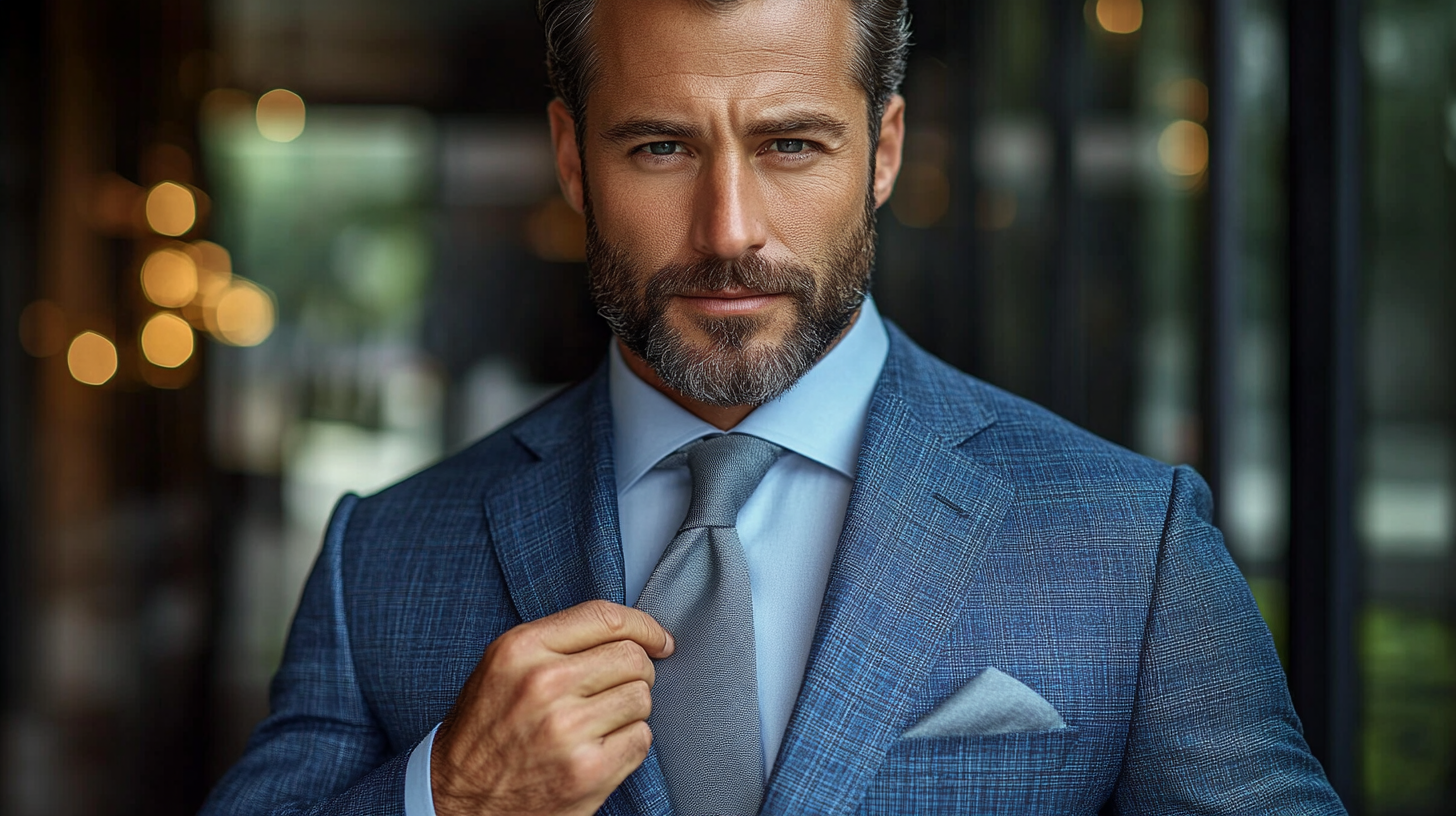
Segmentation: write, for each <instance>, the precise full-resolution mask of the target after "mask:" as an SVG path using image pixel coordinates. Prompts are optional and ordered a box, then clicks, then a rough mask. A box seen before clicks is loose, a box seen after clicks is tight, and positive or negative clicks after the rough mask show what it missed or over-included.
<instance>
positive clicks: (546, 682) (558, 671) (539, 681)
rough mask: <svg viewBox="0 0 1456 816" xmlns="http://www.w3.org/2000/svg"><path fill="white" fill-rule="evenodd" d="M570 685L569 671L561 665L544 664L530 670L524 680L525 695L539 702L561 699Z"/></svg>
mask: <svg viewBox="0 0 1456 816" xmlns="http://www.w3.org/2000/svg"><path fill="white" fill-rule="evenodd" d="M567 683H568V678H567V671H566V668H565V667H564V666H562V665H561V664H559V663H544V664H542V665H539V666H534V667H532V668H531V669H529V670H528V671H527V672H526V674H525V676H524V677H523V678H522V686H523V690H524V691H525V693H526V694H527V695H528V696H530V697H532V698H535V699H538V700H552V699H555V698H557V697H560V696H561V695H562V694H563V693H564V692H565V690H566V686H567Z"/></svg>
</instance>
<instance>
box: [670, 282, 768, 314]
mask: <svg viewBox="0 0 1456 816" xmlns="http://www.w3.org/2000/svg"><path fill="white" fill-rule="evenodd" d="M678 297H680V298H682V299H683V300H684V301H686V302H687V305H689V306H690V307H692V308H694V309H698V310H699V311H703V312H707V313H709V314H715V315H741V314H748V313H751V312H755V311H757V310H759V309H761V308H763V307H765V306H767V305H769V304H771V303H773V302H775V301H777V300H778V299H779V298H782V297H785V295H784V294H782V293H780V292H759V291H757V290H754V289H748V288H745V287H742V286H730V287H728V288H726V289H717V290H691V291H688V292H683V293H681V294H679V295H678Z"/></svg>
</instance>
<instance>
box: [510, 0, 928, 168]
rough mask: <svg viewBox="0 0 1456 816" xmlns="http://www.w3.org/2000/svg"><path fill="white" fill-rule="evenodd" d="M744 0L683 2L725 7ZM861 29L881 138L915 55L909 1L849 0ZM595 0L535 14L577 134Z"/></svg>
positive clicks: (587, 82) (554, 2)
mask: <svg viewBox="0 0 1456 816" xmlns="http://www.w3.org/2000/svg"><path fill="white" fill-rule="evenodd" d="M740 1H741V0H684V2H698V3H701V4H704V5H707V6H709V7H726V6H730V5H733V4H735V3H738V2H740ZM844 2H848V3H850V5H851V6H853V8H854V18H855V22H856V23H857V24H858V26H859V35H860V36H859V48H858V49H857V50H856V52H855V58H854V66H853V69H854V76H855V80H856V81H857V82H858V83H859V85H860V87H862V88H863V89H864V92H865V94H866V95H867V96H868V97H869V102H870V105H869V111H870V136H871V138H872V141H874V140H878V139H879V133H880V117H881V116H882V115H884V112H885V104H886V103H887V102H889V100H890V97H891V96H892V95H893V94H895V93H896V92H897V91H899V90H900V82H901V81H903V80H904V78H905V58H906V56H907V55H908V54H909V52H910V12H909V9H908V8H907V7H906V0H844ZM595 5H596V3H595V0H538V2H537V4H536V12H537V14H539V15H540V17H541V25H542V27H543V28H544V29H545V32H546V73H547V74H548V75H549V76H550V78H551V86H552V88H553V89H554V90H555V91H556V95H557V96H559V97H561V101H563V102H565V103H566V107H567V109H568V110H570V111H571V115H572V117H574V118H575V119H576V128H577V135H578V137H580V136H581V135H582V127H583V123H584V122H585V121H586V116H585V114H586V97H587V94H588V92H590V90H591V84H592V80H593V78H594V74H595V72H596V68H597V66H596V53H595V51H593V49H592V47H591V43H590V42H589V40H590V38H591V20H592V8H593V7H594V6H595Z"/></svg>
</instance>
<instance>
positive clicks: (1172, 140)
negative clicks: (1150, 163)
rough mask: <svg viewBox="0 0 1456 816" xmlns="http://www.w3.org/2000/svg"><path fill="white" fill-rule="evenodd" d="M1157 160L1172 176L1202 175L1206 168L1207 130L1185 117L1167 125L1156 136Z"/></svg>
mask: <svg viewBox="0 0 1456 816" xmlns="http://www.w3.org/2000/svg"><path fill="white" fill-rule="evenodd" d="M1158 160H1159V161H1160V162H1162V164H1163V169H1164V170H1166V171H1168V172H1169V173H1171V174H1172V175H1174V176H1180V177H1183V178H1188V177H1196V176H1199V175H1202V173H1203V171H1205V170H1207V169H1208V131H1206V130H1204V129H1203V125H1200V124H1198V123H1197V122H1190V121H1188V120H1187V119H1180V120H1178V121H1176V122H1174V123H1172V124H1171V125H1168V126H1167V127H1166V128H1164V129H1163V134H1162V135H1161V136H1159V137H1158Z"/></svg>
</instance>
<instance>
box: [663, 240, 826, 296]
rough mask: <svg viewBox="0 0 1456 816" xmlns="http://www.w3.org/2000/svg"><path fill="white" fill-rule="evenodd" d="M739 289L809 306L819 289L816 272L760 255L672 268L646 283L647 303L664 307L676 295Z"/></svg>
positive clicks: (755, 253)
mask: <svg viewBox="0 0 1456 816" xmlns="http://www.w3.org/2000/svg"><path fill="white" fill-rule="evenodd" d="M733 286H738V287H742V288H744V289H752V290H753V291H755V292H763V293H765V294H782V295H789V296H791V297H793V298H795V299H797V300H799V301H802V302H805V303H807V302H810V301H812V300H813V298H814V293H815V291H816V290H817V289H818V284H817V282H816V281H815V277H814V272H813V270H811V269H809V268H808V267H806V266H801V265H799V264H785V263H778V262H776V261H771V260H769V259H767V258H765V257H763V256H762V255H761V254H759V253H757V252H752V253H749V254H747V255H744V256H742V257H739V258H731V259H730V258H705V259H703V260H700V261H694V262H693V263H689V264H669V265H667V266H664V267H662V268H661V269H659V270H658V271H657V272H656V273H655V274H653V276H652V278H651V279H650V280H648V282H647V291H646V295H647V298H646V299H647V302H648V303H662V302H663V301H666V300H667V299H668V298H670V297H673V296H675V295H685V294H688V293H691V292H704V291H707V292H716V291H719V290H722V289H727V288H729V287H733Z"/></svg>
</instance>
